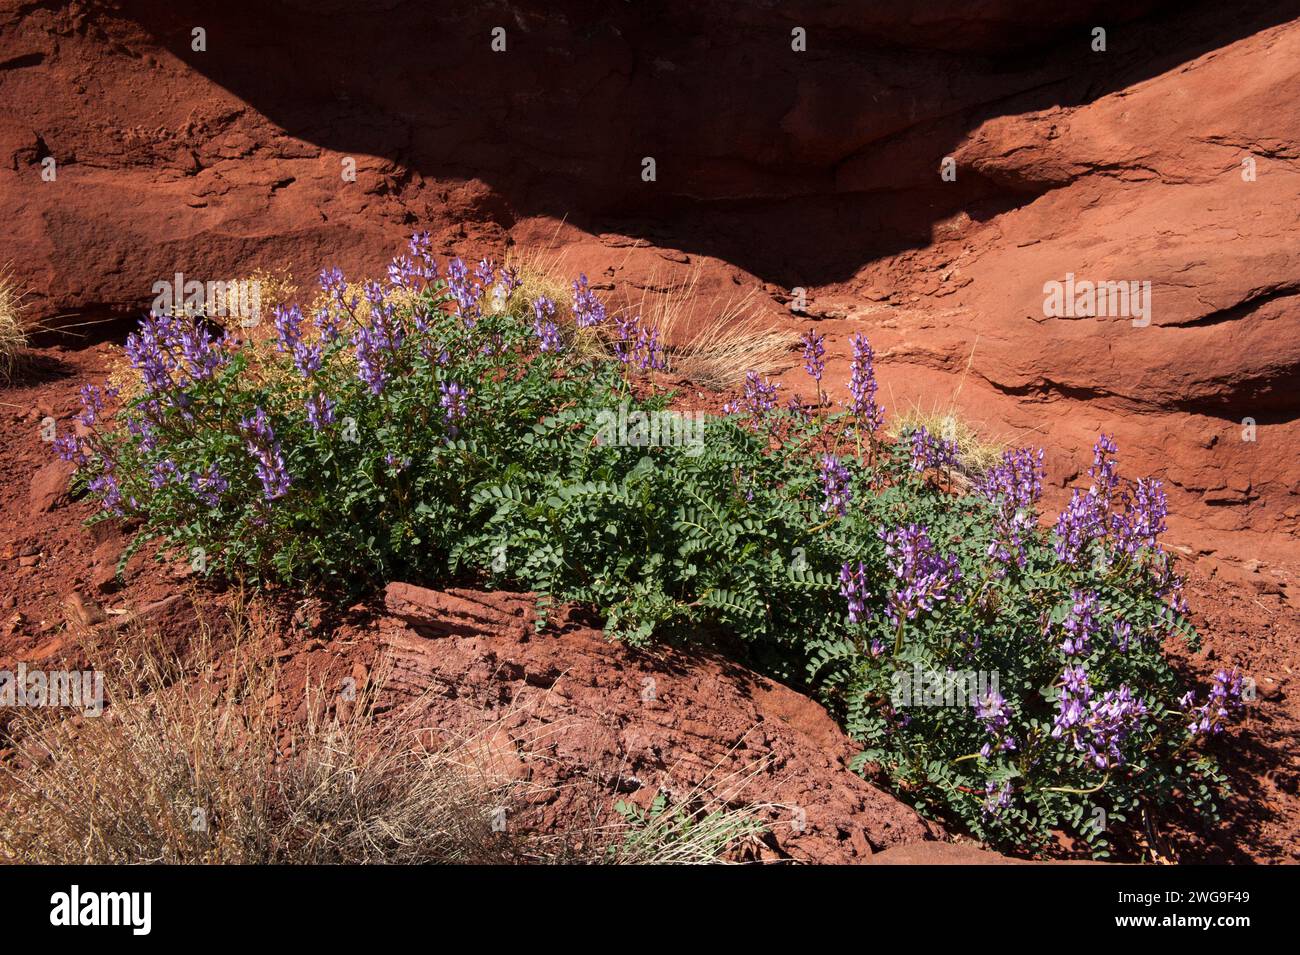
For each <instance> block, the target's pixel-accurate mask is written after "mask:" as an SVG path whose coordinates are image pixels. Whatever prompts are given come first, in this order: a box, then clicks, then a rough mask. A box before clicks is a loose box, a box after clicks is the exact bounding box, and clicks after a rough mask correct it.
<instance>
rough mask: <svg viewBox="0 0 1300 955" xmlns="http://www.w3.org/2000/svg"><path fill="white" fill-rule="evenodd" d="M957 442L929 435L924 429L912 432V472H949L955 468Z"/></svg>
mask: <svg viewBox="0 0 1300 955" xmlns="http://www.w3.org/2000/svg"><path fill="white" fill-rule="evenodd" d="M957 463H958V462H957V442H956V441H948V440H946V439H944V438H940V437H936V436H935V435H932V434H930V432H929V431H927V430H926V429H925V428H924V427H921V428H917V429H916V430H915V431H913V432H912V470H913V471H915V472H917V473H918V474H920V473H921V472H923V471H926V470H928V469H935V470H950V469H952V468H955V467H956V466H957Z"/></svg>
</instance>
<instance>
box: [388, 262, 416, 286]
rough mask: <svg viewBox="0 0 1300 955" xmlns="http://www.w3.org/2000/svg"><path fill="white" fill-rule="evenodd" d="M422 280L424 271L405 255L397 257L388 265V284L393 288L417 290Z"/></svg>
mask: <svg viewBox="0 0 1300 955" xmlns="http://www.w3.org/2000/svg"><path fill="white" fill-rule="evenodd" d="M423 278H424V270H423V269H422V268H421V267H420V265H419V264H418V263H416V262H413V261H411V259H410V258H408V257H407V256H405V255H399V256H397V257H395V258H394V259H393V261H391V262H389V263H388V282H389V284H390V285H392V286H393V287H394V288H400V289H414V288H418V287H419V285H420V281H421V280H422V279H423Z"/></svg>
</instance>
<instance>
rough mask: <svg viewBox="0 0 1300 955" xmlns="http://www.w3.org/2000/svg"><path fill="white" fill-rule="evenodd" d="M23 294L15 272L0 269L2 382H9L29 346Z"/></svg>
mask: <svg viewBox="0 0 1300 955" xmlns="http://www.w3.org/2000/svg"><path fill="white" fill-rule="evenodd" d="M21 312H22V295H21V294H20V293H19V291H18V286H17V285H16V284H15V282H14V278H13V274H12V273H11V272H10V271H9V270H8V269H7V268H6V269H0V382H2V383H4V384H8V383H9V381H10V379H11V378H12V376H13V373H14V369H15V368H16V367H17V365H18V362H19V360H20V359H21V358H22V355H23V352H24V351H25V350H26V348H27V330H26V329H25V328H23V323H22V315H21Z"/></svg>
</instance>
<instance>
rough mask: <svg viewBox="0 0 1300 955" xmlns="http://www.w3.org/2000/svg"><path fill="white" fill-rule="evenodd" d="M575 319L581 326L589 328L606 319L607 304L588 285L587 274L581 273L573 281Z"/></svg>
mask: <svg viewBox="0 0 1300 955" xmlns="http://www.w3.org/2000/svg"><path fill="white" fill-rule="evenodd" d="M573 321H574V322H575V323H576V324H577V326H578V327H579V328H589V327H591V326H592V325H600V324H603V323H604V321H605V306H604V304H602V302H601V301H600V299H598V298H597V297H596V293H595V292H593V291H592V290H591V289H590V288H588V287H587V276H586V275H585V274H582V275H579V276H578V278H577V280H576V281H575V282H574V283H573Z"/></svg>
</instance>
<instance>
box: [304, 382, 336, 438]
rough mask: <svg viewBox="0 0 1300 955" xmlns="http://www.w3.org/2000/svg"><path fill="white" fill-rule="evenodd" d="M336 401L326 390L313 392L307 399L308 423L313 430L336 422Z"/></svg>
mask: <svg viewBox="0 0 1300 955" xmlns="http://www.w3.org/2000/svg"><path fill="white" fill-rule="evenodd" d="M334 408H335V405H334V402H333V401H331V400H330V399H329V398H327V397H326V396H325V394H324V392H320V391H317V392H313V394H312V396H311V397H310V398H308V399H307V423H308V424H309V425H311V427H312V430H313V431H320V430H322V429H323V428H326V427H328V426H329V425H331V424H333V423H334Z"/></svg>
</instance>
